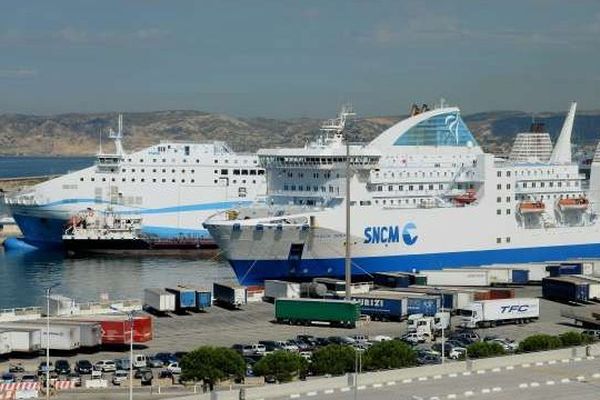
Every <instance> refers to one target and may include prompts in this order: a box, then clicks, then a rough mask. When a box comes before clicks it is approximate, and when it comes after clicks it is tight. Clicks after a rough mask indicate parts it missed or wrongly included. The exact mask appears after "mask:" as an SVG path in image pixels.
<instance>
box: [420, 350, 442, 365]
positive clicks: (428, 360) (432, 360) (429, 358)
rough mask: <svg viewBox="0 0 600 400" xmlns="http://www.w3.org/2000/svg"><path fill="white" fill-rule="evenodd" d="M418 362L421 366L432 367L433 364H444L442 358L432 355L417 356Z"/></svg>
mask: <svg viewBox="0 0 600 400" xmlns="http://www.w3.org/2000/svg"><path fill="white" fill-rule="evenodd" d="M417 362H418V363H419V364H420V365H431V364H440V363H441V362H442V360H441V358H440V356H439V355H437V354H432V353H424V354H420V355H418V356H417Z"/></svg>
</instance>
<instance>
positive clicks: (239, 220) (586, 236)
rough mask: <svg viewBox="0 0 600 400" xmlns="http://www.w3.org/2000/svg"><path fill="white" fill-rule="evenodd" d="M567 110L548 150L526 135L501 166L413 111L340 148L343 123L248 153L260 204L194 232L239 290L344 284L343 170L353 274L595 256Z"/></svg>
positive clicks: (596, 228) (595, 192)
mask: <svg viewBox="0 0 600 400" xmlns="http://www.w3.org/2000/svg"><path fill="white" fill-rule="evenodd" d="M575 110H576V104H575V103H573V105H572V106H571V109H570V111H569V113H568V115H567V117H566V120H565V122H564V126H563V127H562V130H561V133H560V136H559V137H558V140H557V142H556V144H555V145H554V146H552V144H551V141H550V136H549V134H548V133H547V132H540V127H539V126H537V127H535V128H536V129H533V132H531V133H527V132H526V133H523V134H520V135H518V136H517V140H516V142H515V148H513V151H512V152H511V157H510V158H507V159H503V158H498V157H495V156H494V155H492V154H487V153H485V152H484V151H483V150H482V148H481V147H480V146H479V145H478V143H477V141H476V140H475V138H474V136H473V135H472V134H471V132H470V131H469V128H468V127H467V126H466V125H465V123H464V122H463V120H462V118H461V116H460V111H459V109H458V108H455V107H447V106H445V105H443V104H442V105H440V106H439V107H436V108H434V109H431V110H430V109H428V108H427V107H423V108H421V109H419V108H418V107H414V106H413V112H412V115H411V116H410V117H408V118H407V119H405V120H403V121H400V122H398V123H397V124H395V125H394V126H392V127H391V128H389V129H387V130H386V131H384V132H383V133H381V134H380V135H379V136H378V137H377V138H375V139H374V140H373V141H372V142H370V143H368V144H364V145H358V144H348V148H346V140H345V138H344V133H343V131H344V123H345V120H346V117H347V116H348V114H347V113H343V114H342V115H341V116H340V118H338V119H337V120H336V121H333V122H331V123H328V124H326V125H325V126H324V129H323V136H322V137H321V138H319V140H317V141H316V142H315V143H311V144H309V145H307V146H306V147H305V148H303V149H269V150H261V151H260V152H259V159H260V165H261V166H262V167H264V168H266V170H267V180H268V184H267V186H268V188H269V192H268V197H267V200H266V201H265V202H260V203H256V204H254V205H253V206H251V207H248V208H245V209H239V210H236V212H227V213H218V214H216V215H214V216H212V217H211V218H209V219H208V220H207V222H205V224H204V226H205V227H206V228H207V229H208V230H209V232H210V233H211V235H212V237H213V238H214V239H215V240H216V242H217V244H218V245H219V247H220V248H221V249H222V251H223V253H224V255H225V256H226V258H227V259H228V260H229V262H230V264H231V265H232V266H233V268H234V270H235V272H236V274H237V276H238V279H239V280H240V282H241V283H243V284H256V283H260V282H261V281H263V280H264V279H283V278H291V279H298V280H302V279H310V278H312V277H316V276H337V277H341V276H344V260H345V250H346V249H345V248H346V246H345V238H346V233H345V231H346V207H345V206H346V203H345V201H346V198H347V196H346V181H347V180H346V171H347V170H346V167H347V165H346V161H347V160H349V163H348V165H349V169H348V171H349V177H348V182H350V185H349V188H350V190H349V193H350V216H351V222H350V238H351V239H350V253H351V256H352V274H353V275H365V274H369V273H372V272H376V271H411V270H413V269H417V270H419V269H438V268H445V267H459V266H475V265H483V264H493V263H521V262H532V261H548V260H564V259H569V258H574V257H600V223H599V222H598V218H597V207H598V204H600V203H599V201H600V151H597V152H596V155H595V159H594V163H593V164H592V168H591V178H590V181H587V180H585V177H584V175H582V174H580V173H579V171H578V165H577V163H576V162H573V161H572V160H571V144H570V140H571V131H572V127H573V120H574V116H575ZM347 151H348V153H346V152H347ZM346 154H349V158H348V157H347V156H346Z"/></svg>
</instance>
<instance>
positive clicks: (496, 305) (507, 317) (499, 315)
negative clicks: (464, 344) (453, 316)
mask: <svg viewBox="0 0 600 400" xmlns="http://www.w3.org/2000/svg"><path fill="white" fill-rule="evenodd" d="M459 315H460V316H461V321H460V326H462V327H464V328H485V327H491V326H496V325H498V324H508V323H521V322H525V323H526V322H532V321H535V320H537V319H538V318H539V316H540V300H539V299H533V298H517V299H502V300H483V301H474V302H472V303H470V304H468V305H467V306H466V307H465V308H463V309H461V310H459Z"/></svg>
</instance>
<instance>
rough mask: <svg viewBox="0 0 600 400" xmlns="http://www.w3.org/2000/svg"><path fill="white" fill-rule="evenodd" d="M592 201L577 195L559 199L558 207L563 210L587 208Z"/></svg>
mask: <svg viewBox="0 0 600 400" xmlns="http://www.w3.org/2000/svg"><path fill="white" fill-rule="evenodd" d="M589 205H590V201H589V200H588V199H586V198H585V197H575V198H568V199H560V200H558V207H559V208H560V210H561V211H566V210H587V208H588V207H589Z"/></svg>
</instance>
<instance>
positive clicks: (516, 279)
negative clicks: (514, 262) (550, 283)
mask: <svg viewBox="0 0 600 400" xmlns="http://www.w3.org/2000/svg"><path fill="white" fill-rule="evenodd" d="M511 278H512V282H511V283H512V284H514V285H526V284H528V283H529V270H527V269H517V268H515V269H513V270H512V276H511Z"/></svg>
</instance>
